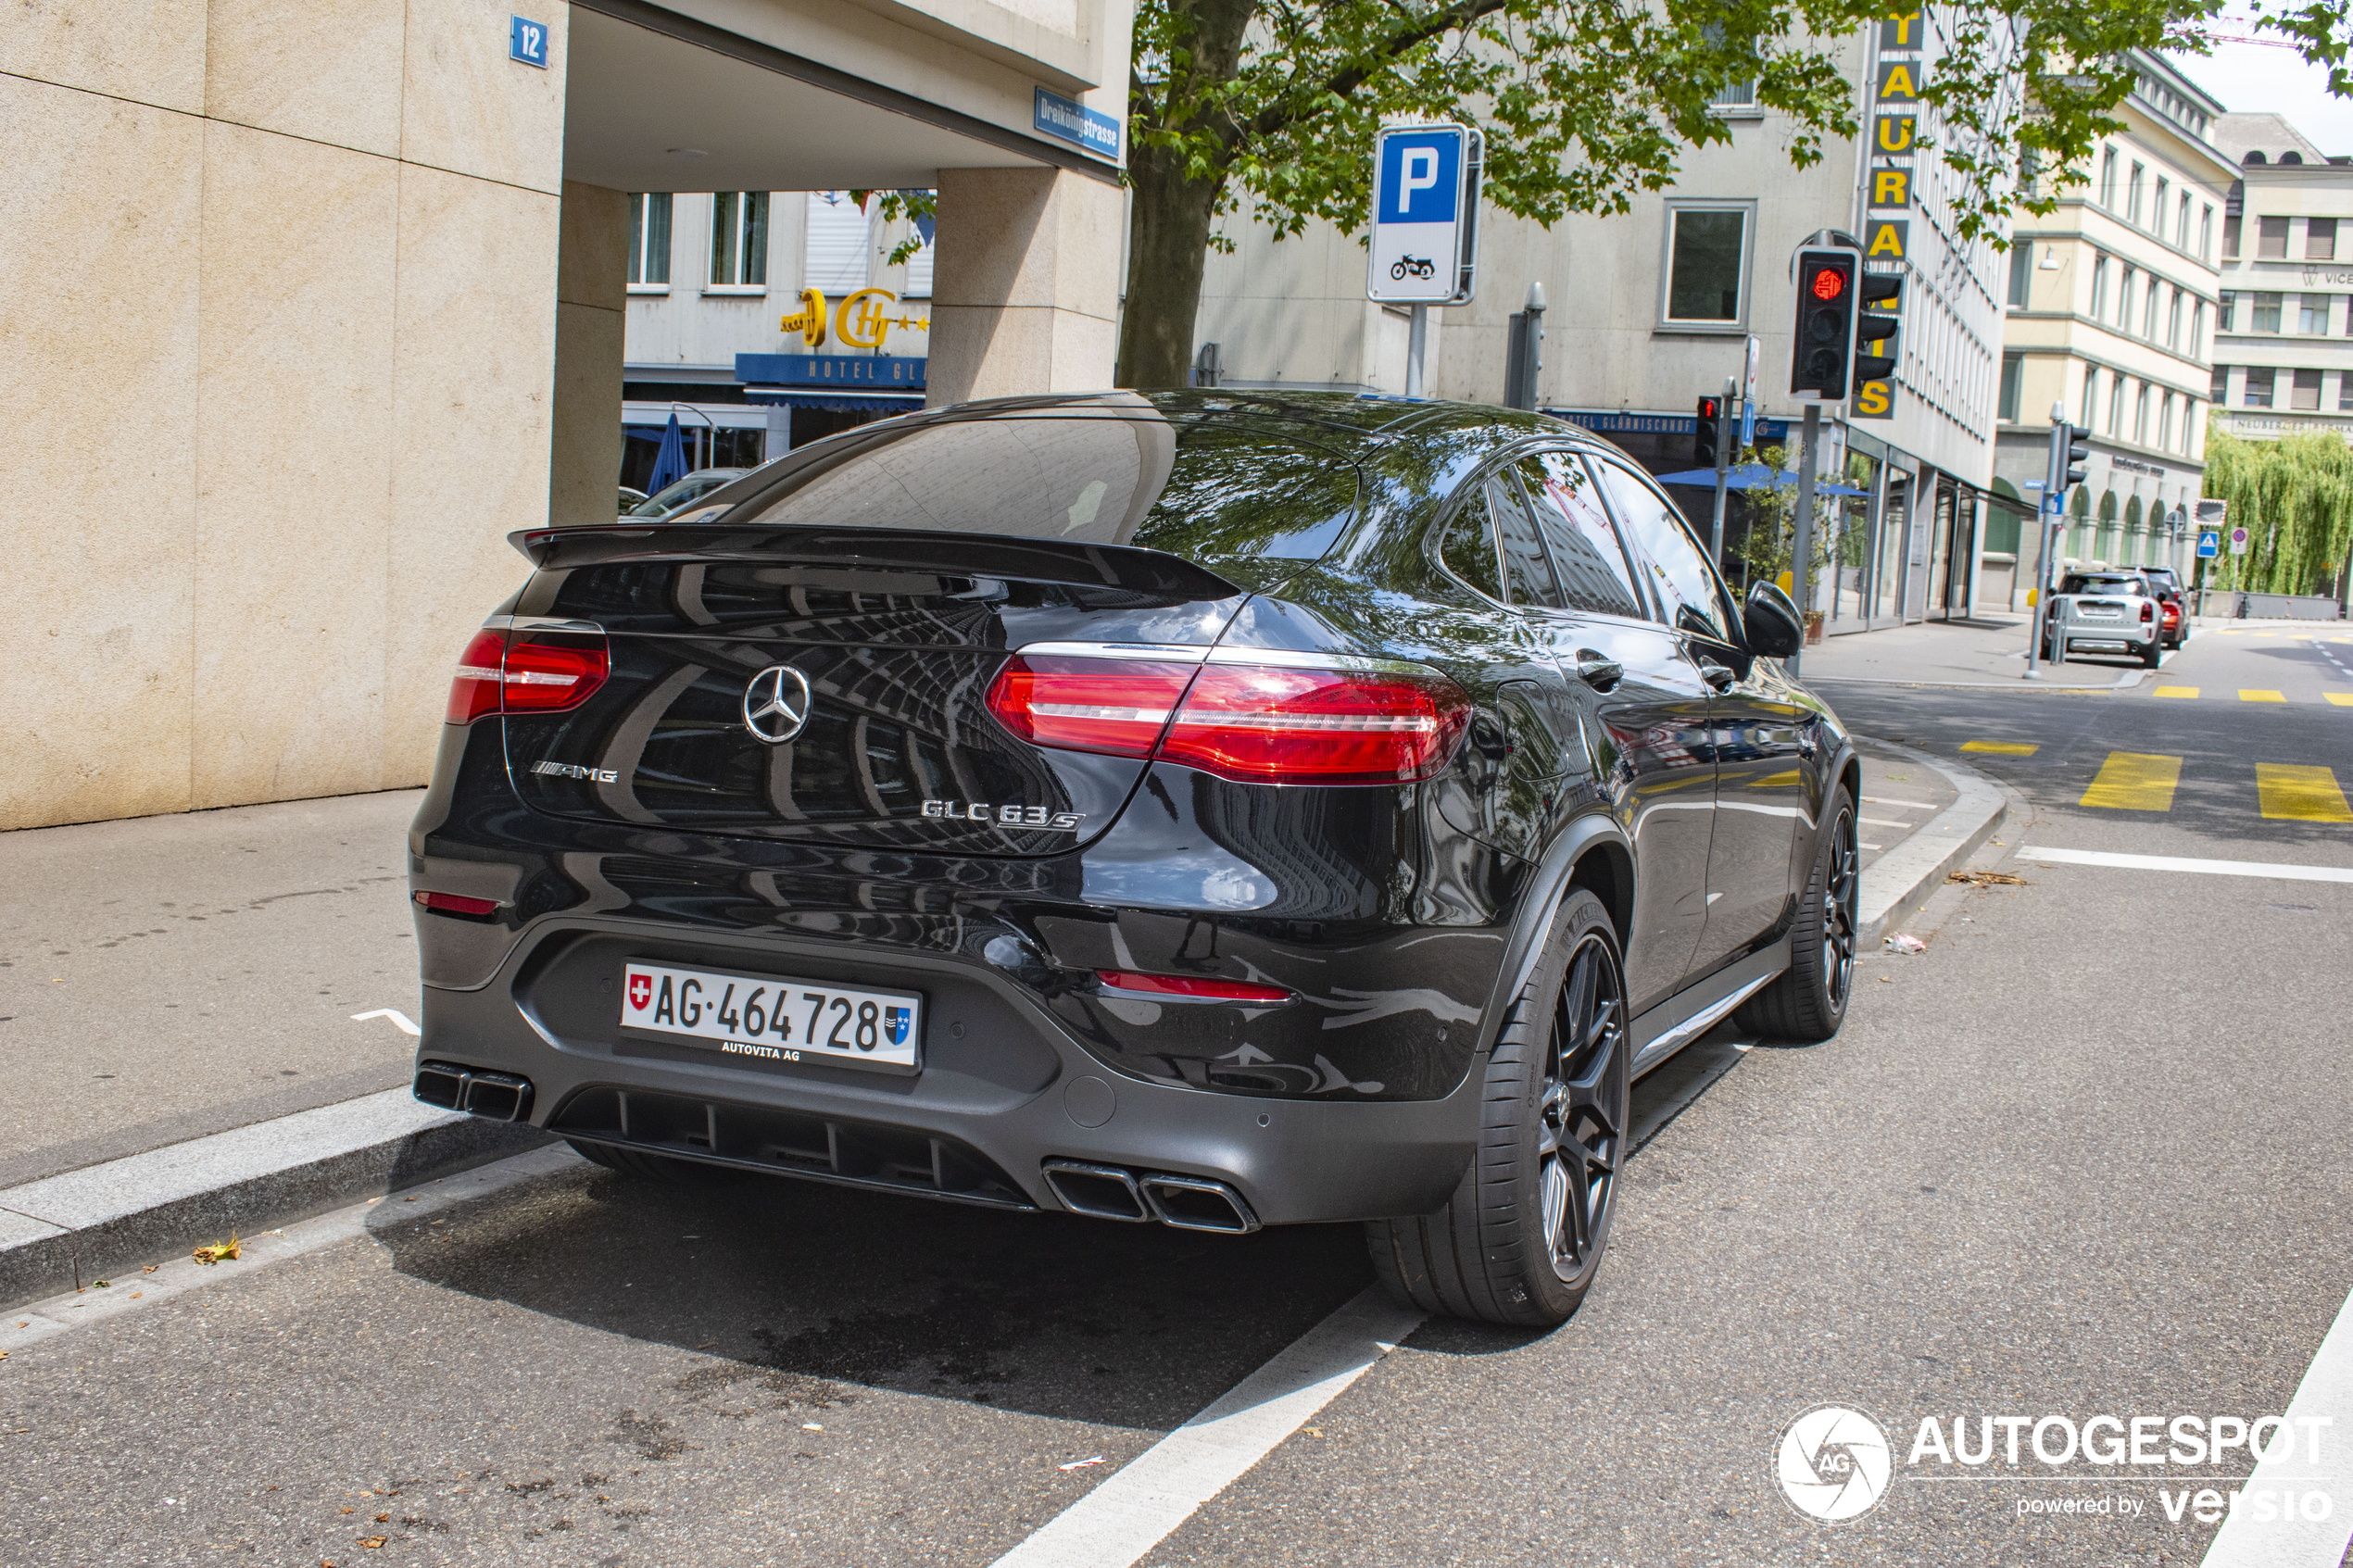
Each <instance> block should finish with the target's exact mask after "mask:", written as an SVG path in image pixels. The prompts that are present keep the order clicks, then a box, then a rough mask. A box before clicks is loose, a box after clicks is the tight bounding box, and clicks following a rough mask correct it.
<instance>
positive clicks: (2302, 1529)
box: [2202, 1297, 2353, 1568]
mask: <svg viewBox="0 0 2353 1568" xmlns="http://www.w3.org/2000/svg"><path fill="white" fill-rule="evenodd" d="M2282 1413H2283V1414H2284V1415H2285V1416H2286V1417H2287V1425H2286V1427H2285V1428H2284V1430H2285V1431H2288V1432H2292V1433H2294V1434H2295V1435H2296V1437H2297V1438H2298V1439H2299V1440H2298V1441H2296V1442H2293V1443H2290V1444H2288V1445H2287V1446H2286V1447H2287V1451H2286V1452H2284V1453H2283V1454H2281V1455H2280V1457H2279V1458H2278V1459H2276V1460H2274V1459H2271V1458H2269V1457H2266V1458H2265V1459H2263V1460H2261V1461H2259V1462H2258V1463H2257V1464H2256V1466H2255V1474H2252V1475H2249V1476H2248V1477H2247V1478H2246V1480H2245V1481H2242V1482H2240V1483H2239V1486H2238V1493H2239V1496H2240V1498H2241V1499H2242V1500H2243V1501H2244V1499H2247V1498H2251V1497H2252V1496H2254V1494H2256V1493H2258V1492H2268V1493H2271V1495H2272V1496H2273V1497H2274V1498H2277V1497H2280V1496H2282V1495H2285V1494H2292V1495H2294V1496H2296V1498H2297V1499H2299V1500H2300V1499H2302V1498H2303V1497H2304V1496H2305V1495H2306V1494H2309V1493H2317V1494H2319V1495H2321V1496H2322V1497H2327V1498H2333V1499H2335V1500H2336V1506H2335V1507H2334V1508H2333V1509H2331V1510H2330V1511H2329V1512H2330V1516H2329V1517H2328V1518H2326V1519H2321V1520H2312V1519H2307V1518H2304V1517H2302V1516H2301V1510H2300V1509H2299V1510H2298V1517H2297V1518H2296V1519H2295V1520H2293V1521H2283V1520H2270V1521H2264V1522H2261V1523H2259V1522H2258V1521H2257V1520H2256V1518H2255V1515H2254V1512H2253V1511H2252V1510H2251V1509H2250V1510H2248V1511H2247V1512H2240V1511H2239V1510H2238V1509H2233V1510H2232V1511H2231V1512H2230V1513H2228V1514H2227V1515H2225V1516H2224V1518H2223V1520H2222V1527H2221V1529H2220V1530H2217V1531H2216V1532H2215V1533H2214V1540H2213V1542H2212V1544H2211V1545H2209V1546H2208V1548H2207V1549H2206V1560H2205V1562H2204V1563H2203V1565H2202V1568H2337V1564H2338V1563H2340V1562H2344V1561H2345V1549H2346V1547H2347V1544H2348V1543H2353V1508H2347V1507H2346V1506H2345V1499H2347V1498H2353V1430H2348V1428H2353V1297H2348V1298H2347V1299H2346V1303H2345V1305H2344V1306H2343V1307H2342V1308H2341V1309H2339V1310H2338V1311H2337V1314H2336V1322H2335V1323H2334V1325H2332V1326H2331V1328H2330V1329H2329V1331H2328V1333H2327V1334H2325V1335H2323V1336H2322V1338H2321V1348H2320V1349H2319V1351H2318V1352H2317V1353H2315V1354H2314V1356H2313V1357H2312V1364H2311V1365H2310V1366H2309V1367H2307V1368H2306V1369H2305V1371H2304V1381H2303V1382H2301V1383H2299V1384H2297V1385H2296V1398H2294V1399H2290V1400H2289V1401H2288V1404H2287V1409H2286V1410H2285V1411H2283V1412H2282ZM2299 1419H2305V1420H2308V1421H2309V1422H2311V1423H2313V1424H2309V1425H2305V1426H2298V1425H2297V1424H2296V1422H2297V1421H2298V1420H2299ZM2308 1436H2309V1439H2310V1441H2311V1442H2316V1443H2318V1445H2319V1454H2321V1455H2325V1456H2326V1457H2325V1458H2322V1459H2319V1460H2318V1462H2315V1460H2316V1457H2317V1456H2316V1455H2315V1453H2314V1452H2313V1449H2311V1447H2309V1445H2308V1443H2307V1442H2306V1441H2304V1440H2303V1439H2306V1438H2307V1437H2308ZM2274 1440H2275V1441H2276V1439H2274Z"/></svg>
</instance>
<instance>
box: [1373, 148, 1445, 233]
mask: <svg viewBox="0 0 2353 1568" xmlns="http://www.w3.org/2000/svg"><path fill="white" fill-rule="evenodd" d="M1462 163H1463V133H1462V132H1459V131H1455V130H1452V129H1449V130H1444V131H1423V132H1414V131H1408V132H1402V133H1392V134H1390V135H1389V136H1387V137H1384V138H1383V139H1382V141H1381V150H1380V177H1379V179H1378V180H1377V181H1376V182H1375V183H1374V195H1375V208H1376V210H1375V213H1374V216H1375V217H1376V218H1378V220H1380V221H1381V222H1383V223H1452V222H1453V221H1454V207H1455V203H1456V201H1457V199H1458V198H1459V196H1460V194H1461V189H1462V179H1461V171H1462Z"/></svg>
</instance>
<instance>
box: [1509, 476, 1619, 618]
mask: <svg viewBox="0 0 2353 1568" xmlns="http://www.w3.org/2000/svg"><path fill="white" fill-rule="evenodd" d="M1519 479H1520V483H1521V484H1522V485H1523V486H1525V487H1526V489H1527V491H1528V495H1529V503H1530V504H1531V505H1532V506H1533V507H1534V508H1535V511H1536V518H1537V521H1538V522H1539V523H1541V525H1542V527H1543V530H1544V537H1545V541H1546V542H1547V543H1548V544H1549V545H1550V546H1552V552H1553V565H1554V568H1555V569H1556V570H1557V571H1558V572H1559V574H1560V584H1561V597H1562V599H1563V601H1564V602H1565V603H1566V605H1567V608H1570V609H1576V610H1584V611H1587V612H1589V613H1591V614H1594V615H1623V616H1628V617H1630V618H1632V619H1634V620H1637V621H1639V620H1641V619H1642V592H1641V590H1639V589H1638V588H1636V587H1635V586H1634V569H1633V566H1632V564H1631V562H1629V560H1628V558H1627V556H1626V544H1625V541H1624V540H1622V539H1620V538H1618V536H1617V527H1616V526H1615V525H1614V524H1612V523H1611V521H1610V520H1609V512H1608V510H1607V508H1604V506H1603V505H1602V497H1601V494H1600V489H1599V487H1598V486H1597V485H1596V484H1595V483H1594V482H1593V478H1592V475H1591V474H1590V473H1588V472H1587V471H1586V470H1585V465H1584V463H1583V462H1581V461H1580V460H1579V458H1578V457H1577V456H1576V454H1575V453H1572V452H1546V453H1543V454H1542V455H1541V456H1539V457H1534V458H1524V459H1522V460H1521V462H1520V464H1519Z"/></svg>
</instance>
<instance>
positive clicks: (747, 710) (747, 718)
mask: <svg viewBox="0 0 2353 1568" xmlns="http://www.w3.org/2000/svg"><path fill="white" fill-rule="evenodd" d="M810 704H811V699H810V696H809V677H808V676H806V675H804V674H802V673H801V672H800V671H798V670H795V669H794V668H793V667H792V666H791V665H789V664H772V665H770V666H769V667H768V668H767V669H765V670H762V671H761V672H760V673H759V674H757V675H754V676H753V677H752V678H751V684H749V685H748V686H746V687H745V688H744V728H745V729H747V730H749V731H750V732H751V733H752V734H754V735H756V736H758V737H759V738H760V739H761V740H764V741H766V742H767V743H768V744H769V745H771V746H781V745H783V744H784V743H785V742H786V741H788V740H790V739H792V738H793V736H795V735H797V734H800V727H801V726H802V725H803V724H806V723H807V722H809V709H810Z"/></svg>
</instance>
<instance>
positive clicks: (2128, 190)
mask: <svg viewBox="0 0 2353 1568" xmlns="http://www.w3.org/2000/svg"><path fill="white" fill-rule="evenodd" d="M2147 177H2148V170H2147V169H2145V168H2143V167H2142V166H2141V165H2139V164H2137V163H2136V164H2134V165H2133V182H2132V183H2131V184H2129V185H2127V186H2125V187H2124V221H2125V222H2127V223H2130V224H2132V225H2133V227H2134V228H2135V229H2137V228H2139V227H2140V226H2141V182H2142V181H2144V180H2145V179H2146V178H2147Z"/></svg>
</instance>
